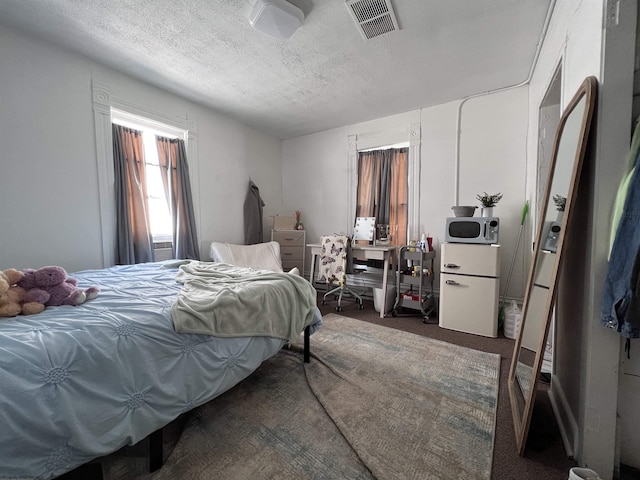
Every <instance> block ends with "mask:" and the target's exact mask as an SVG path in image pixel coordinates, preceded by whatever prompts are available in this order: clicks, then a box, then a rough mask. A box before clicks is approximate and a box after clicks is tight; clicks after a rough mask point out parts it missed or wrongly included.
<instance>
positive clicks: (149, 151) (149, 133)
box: [111, 109, 186, 244]
mask: <svg viewBox="0 0 640 480" xmlns="http://www.w3.org/2000/svg"><path fill="white" fill-rule="evenodd" d="M111 115H112V117H111V118H112V122H113V123H115V124H118V125H122V126H125V127H129V128H133V129H135V130H139V131H141V132H142V133H143V137H142V138H143V143H144V161H145V172H146V191H147V202H148V205H149V226H150V229H151V235H152V237H153V242H154V244H159V243H163V244H164V243H171V242H172V236H173V234H172V232H173V226H172V222H171V212H170V210H169V202H168V201H167V196H166V192H165V188H164V184H163V182H162V177H161V173H160V165H159V159H158V148H157V145H156V135H159V136H162V137H167V138H185V136H186V132H185V131H183V130H180V129H177V128H175V127H171V126H168V125H162V124H160V123H158V122H155V121H151V120H148V119H145V118H143V117H138V116H136V115H132V114H129V113H127V112H122V111H119V110H115V109H112V112H111Z"/></svg>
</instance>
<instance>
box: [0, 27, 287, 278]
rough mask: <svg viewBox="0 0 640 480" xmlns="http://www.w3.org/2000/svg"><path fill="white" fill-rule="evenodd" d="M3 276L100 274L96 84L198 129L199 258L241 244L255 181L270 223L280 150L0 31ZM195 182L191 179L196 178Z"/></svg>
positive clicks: (181, 103)
mask: <svg viewBox="0 0 640 480" xmlns="http://www.w3.org/2000/svg"><path fill="white" fill-rule="evenodd" d="M0 45H2V47H1V48H2V55H1V56H0V89H1V91H0V95H1V97H2V104H1V107H0V145H1V148H0V155H1V156H0V200H2V202H3V205H4V206H5V207H4V208H3V213H2V215H1V219H2V227H1V229H0V267H1V268H10V267H15V268H27V267H34V268H35V267H39V266H43V265H52V264H54V265H61V266H63V267H65V268H66V269H67V270H68V271H70V272H73V271H76V270H80V269H85V268H99V267H102V266H103V265H102V252H101V250H100V245H101V239H102V233H101V224H100V205H99V195H98V173H97V164H96V144H95V131H94V120H93V111H92V93H91V84H92V80H96V79H97V80H98V81H99V82H101V83H104V84H106V85H108V86H109V88H110V89H111V92H112V95H113V96H117V97H118V98H119V99H123V100H126V101H128V102H130V103H132V104H136V105H138V106H140V107H143V108H146V109H148V110H151V111H154V112H158V113H160V114H163V115H165V116H170V117H171V116H173V117H180V118H183V119H188V120H189V121H190V122H193V123H194V124H195V125H196V128H197V145H198V158H197V159H192V161H194V163H197V166H198V168H197V173H198V178H192V179H191V181H192V185H193V187H194V191H195V192H197V193H198V195H199V196H198V197H197V198H195V199H194V203H195V207H196V211H197V214H198V217H199V218H198V220H199V222H198V234H199V239H200V244H201V255H202V256H203V257H202V258H203V259H205V258H208V249H207V245H208V243H209V242H210V241H211V240H214V239H215V240H222V241H230V242H240V243H243V241H244V227H243V211H242V206H243V202H244V197H245V194H246V190H247V186H248V181H249V178H251V179H252V180H253V181H254V182H255V183H256V184H257V185H258V187H259V188H260V193H261V195H262V197H263V199H264V201H265V203H266V207H265V210H264V213H265V226H266V227H270V225H271V221H270V218H269V215H273V214H275V213H277V212H278V211H280V209H281V205H282V193H281V171H280V141H279V140H278V139H276V138H273V137H270V136H267V135H263V134H261V133H259V132H256V131H255V130H252V129H250V128H248V127H245V126H244V125H242V124H239V123H237V122H235V121H233V120H230V119H229V118H227V117H225V116H224V115H221V114H219V113H216V112H214V111H212V110H210V109H207V108H203V107H202V106H199V105H197V104H195V103H193V102H190V101H187V100H184V99H182V98H180V97H177V96H175V95H171V94H168V93H166V92H164V91H162V90H159V89H156V88H153V87H150V86H149V85H146V84H144V83H142V82H139V81H137V80H134V79H132V78H130V77H127V76H125V75H123V74H120V73H118V72H115V71H113V70H111V69H109V68H106V67H104V66H102V65H99V64H97V63H95V62H92V61H90V60H88V59H86V58H84V57H82V56H79V55H76V54H74V53H70V52H68V51H65V50H62V49H59V48H56V47H53V46H51V45H49V44H47V43H45V42H41V41H39V40H37V39H35V38H32V37H29V36H25V35H23V34H21V33H18V32H16V31H13V30H10V29H7V28H5V27H0ZM192 174H193V172H192Z"/></svg>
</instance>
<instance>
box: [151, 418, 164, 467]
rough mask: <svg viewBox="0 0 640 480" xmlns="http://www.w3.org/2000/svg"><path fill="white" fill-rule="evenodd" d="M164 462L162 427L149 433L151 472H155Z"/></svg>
mask: <svg viewBox="0 0 640 480" xmlns="http://www.w3.org/2000/svg"><path fill="white" fill-rule="evenodd" d="M163 463H164V458H163V452H162V429H161V428H159V429H158V430H156V431H155V432H153V433H152V434H151V435H149V472H155V471H156V470H159V469H160V467H162V464H163Z"/></svg>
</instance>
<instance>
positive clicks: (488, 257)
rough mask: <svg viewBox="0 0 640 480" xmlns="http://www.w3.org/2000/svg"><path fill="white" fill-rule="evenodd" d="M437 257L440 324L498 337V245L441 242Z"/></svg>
mask: <svg viewBox="0 0 640 480" xmlns="http://www.w3.org/2000/svg"><path fill="white" fill-rule="evenodd" d="M440 259H441V265H440V309H439V315H440V318H439V325H440V326H441V327H442V328H448V329H450V330H458V331H460V332H466V333H473V334H476V335H483V336H485V337H497V336H498V296H499V288H500V246H499V245H471V244H463V243H444V244H442V247H441V255H440Z"/></svg>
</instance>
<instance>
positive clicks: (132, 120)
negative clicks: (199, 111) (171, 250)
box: [111, 107, 189, 244]
mask: <svg viewBox="0 0 640 480" xmlns="http://www.w3.org/2000/svg"><path fill="white" fill-rule="evenodd" d="M111 122H112V123H115V124H117V125H122V126H124V127H129V128H133V129H135V130H139V131H142V132H143V134H144V148H145V151H146V150H147V135H149V136H150V135H153V136H161V137H167V138H180V139H181V140H184V142H185V146H186V148H188V133H189V132H188V131H187V130H185V129H183V128H177V127H174V126H172V125H167V124H165V123H162V122H159V121H157V120H152V119H149V118H146V117H143V116H140V115H135V114H133V113H130V112H127V111H124V110H121V109H117V108H114V107H111ZM154 148H156V147H155V145H154ZM146 165H150V162H149V161H147V160H145V167H146ZM147 175H149V174H148V173H147ZM169 214H171V212H169ZM151 234H152V237H153V243H154V244H156V243H173V235H172V233H171V232H169V233H167V234H154V233H153V232H151Z"/></svg>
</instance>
